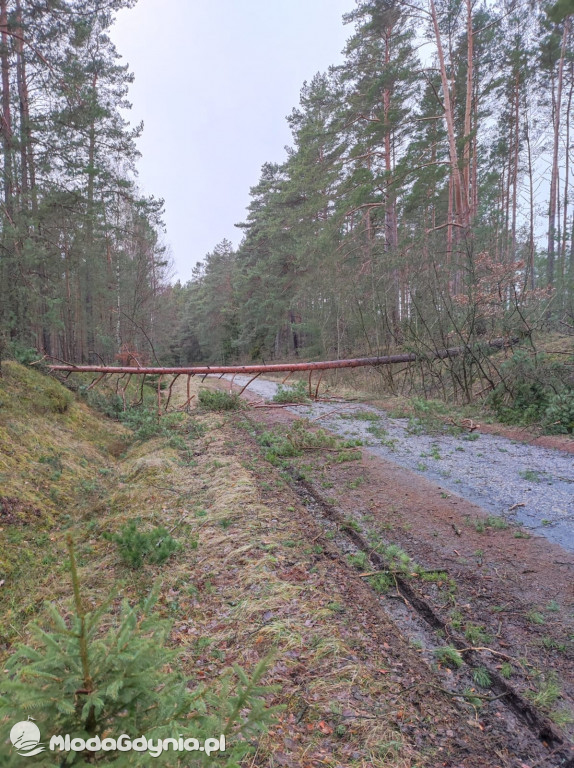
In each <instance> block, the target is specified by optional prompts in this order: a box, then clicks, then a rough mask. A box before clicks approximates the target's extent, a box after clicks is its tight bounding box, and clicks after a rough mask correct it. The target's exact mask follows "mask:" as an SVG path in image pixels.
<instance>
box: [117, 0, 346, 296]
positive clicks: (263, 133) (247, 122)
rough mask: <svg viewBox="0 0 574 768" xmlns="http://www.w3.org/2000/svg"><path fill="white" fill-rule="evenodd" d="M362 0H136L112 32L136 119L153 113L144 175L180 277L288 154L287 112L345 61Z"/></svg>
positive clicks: (233, 231) (144, 144)
mask: <svg viewBox="0 0 574 768" xmlns="http://www.w3.org/2000/svg"><path fill="white" fill-rule="evenodd" d="M354 7H355V3H354V0H210V1H209V0H139V2H138V4H137V5H136V7H135V8H132V9H131V10H128V11H122V12H121V13H120V14H119V15H118V18H117V22H116V25H115V27H114V28H113V30H112V38H113V40H114V42H115V43H116V46H117V48H118V52H119V53H120V54H122V56H123V58H124V61H125V62H127V63H128V64H129V65H130V68H131V70H132V71H133V72H134V74H135V83H134V84H133V86H132V88H131V92H130V99H131V101H132V104H133V109H132V112H131V115H130V120H131V121H132V122H133V123H134V124H135V123H137V122H139V121H140V120H143V121H144V124H145V127H144V134H143V137H142V138H141V139H140V142H139V148H140V151H141V152H142V158H141V159H140V161H139V166H138V167H139V185H140V188H141V190H142V192H144V193H145V194H152V195H154V196H156V197H163V198H164V199H165V205H166V213H165V223H166V233H165V242H166V244H167V245H169V246H170V250H171V254H172V257H173V260H174V264H175V272H176V275H175V276H176V277H179V278H180V279H181V280H182V281H184V282H185V281H186V280H188V279H189V278H190V276H191V270H192V268H193V266H194V264H195V263H196V262H197V261H200V260H201V259H203V257H204V256H205V254H206V253H208V252H209V251H211V250H212V249H213V247H214V246H215V245H216V244H217V243H218V242H220V241H221V240H223V238H227V239H228V240H231V241H232V242H233V243H234V244H235V245H237V244H238V243H239V240H240V239H241V231H240V230H239V229H237V228H236V227H234V224H236V223H237V222H240V221H244V220H245V217H246V211H245V208H246V206H247V205H248V203H249V188H250V187H252V186H254V185H255V184H256V183H257V181H258V179H259V174H260V170H261V166H262V164H263V163H264V162H267V161H276V162H281V161H283V160H284V159H285V150H284V147H285V145H286V144H290V143H291V135H290V132H289V128H288V126H287V123H286V120H285V117H286V115H288V114H289V113H290V112H291V110H292V109H293V107H295V106H297V105H298V103H299V92H300V90H301V87H302V85H303V82H304V81H305V80H310V79H311V78H312V77H313V76H314V75H315V73H316V72H323V71H325V70H326V69H327V68H328V67H329V66H330V65H331V64H337V63H339V62H340V61H341V60H342V56H341V51H342V49H343V47H344V45H345V41H346V40H347V38H348V37H349V36H350V35H351V32H352V30H351V27H350V26H349V25H347V26H344V25H343V23H342V20H341V17H342V15H343V13H345V12H347V11H350V10H352V9H353V8H354Z"/></svg>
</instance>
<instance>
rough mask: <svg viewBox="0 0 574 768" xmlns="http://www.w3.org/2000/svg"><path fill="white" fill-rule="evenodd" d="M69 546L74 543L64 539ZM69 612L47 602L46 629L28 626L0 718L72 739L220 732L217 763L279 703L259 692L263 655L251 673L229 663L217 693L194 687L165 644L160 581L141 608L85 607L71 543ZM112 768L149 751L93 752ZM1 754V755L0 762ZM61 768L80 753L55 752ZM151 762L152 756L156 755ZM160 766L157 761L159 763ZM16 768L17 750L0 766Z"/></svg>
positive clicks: (0, 702) (237, 757) (47, 755)
mask: <svg viewBox="0 0 574 768" xmlns="http://www.w3.org/2000/svg"><path fill="white" fill-rule="evenodd" d="M70 546H71V545H70ZM70 561H71V571H72V581H73V586H74V609H73V611H72V615H71V618H68V617H69V612H68V611H66V612H65V613H64V614H60V613H59V612H58V611H57V610H56V608H55V606H53V605H51V604H48V605H47V606H46V608H47V612H48V615H49V619H50V626H49V627H48V628H47V629H43V628H41V627H40V626H37V625H36V626H34V625H33V626H32V628H31V631H32V637H33V640H34V644H33V645H23V646H20V647H19V648H18V650H17V651H16V653H15V654H14V655H13V656H12V657H11V658H10V659H9V660H8V662H6V663H5V665H4V668H5V669H6V670H7V671H8V674H7V675H3V677H2V679H1V680H0V722H2V723H10V724H13V723H16V722H18V721H19V720H21V721H24V720H26V719H27V718H28V716H30V715H32V716H33V717H34V719H35V720H37V721H38V725H39V727H40V732H41V734H42V735H43V736H44V738H46V736H48V734H50V735H52V734H53V735H58V734H61V735H62V736H63V735H65V734H70V736H71V737H72V739H76V738H79V739H83V740H84V741H87V740H88V739H95V738H96V737H97V738H98V739H100V738H102V739H103V738H104V737H111V738H116V739H117V738H118V737H119V736H120V735H121V734H126V735H127V736H128V737H129V738H131V739H134V738H139V737H141V736H145V737H146V738H147V739H148V740H149V739H153V740H154V743H155V744H157V741H158V739H165V738H175V739H178V738H179V737H180V736H183V737H184V738H185V739H187V738H195V739H198V740H199V741H200V743H201V742H205V741H206V739H211V738H218V737H219V736H220V735H221V734H223V735H225V736H226V750H225V752H223V753H220V752H218V753H217V757H218V758H219V759H218V761H217V764H218V765H220V766H222V767H224V768H232V767H233V768H237V766H238V765H239V763H240V761H241V759H242V758H243V757H244V756H245V755H246V754H247V753H248V752H249V751H250V744H249V742H248V740H247V739H249V738H251V737H253V736H255V735H256V734H257V733H259V732H260V731H262V730H263V729H264V728H265V726H266V724H267V723H268V722H269V721H270V720H271V718H272V716H273V714H274V711H275V710H276V709H277V708H269V709H266V708H265V702H264V698H263V697H264V696H265V695H268V694H269V693H270V692H271V691H272V689H271V688H270V687H263V686H261V685H260V681H261V678H262V676H263V674H264V672H265V669H266V666H267V663H268V662H267V660H263V661H261V662H260V663H259V664H258V665H257V667H256V668H255V670H254V672H253V676H252V677H251V679H249V678H248V677H247V675H246V674H245V672H244V671H243V670H242V669H241V668H239V667H234V669H233V670H227V671H226V672H225V673H224V674H223V675H222V676H221V677H219V679H218V687H219V690H218V691H217V692H216V691H213V690H209V689H206V688H205V687H203V686H201V685H199V686H197V687H195V688H190V685H189V681H188V679H187V678H186V677H184V676H183V675H181V674H180V673H178V672H177V671H173V667H174V662H175V660H176V651H174V650H170V649H168V648H166V643H167V642H168V640H169V636H170V631H171V622H169V621H167V620H165V619H162V618H160V616H159V615H158V613H157V612H154V607H155V604H156V602H157V598H158V595H159V585H158V584H156V585H155V587H154V589H153V590H152V592H151V594H150V595H149V597H148V598H147V600H145V602H144V604H143V607H142V608H141V610H140V611H138V610H136V608H134V607H132V606H130V605H129V603H128V602H127V600H124V602H123V604H122V607H121V612H120V613H119V615H118V612H117V611H116V610H114V609H112V608H111V607H110V603H111V600H108V601H107V602H106V603H105V604H104V605H102V606H101V607H100V608H99V609H98V610H96V611H93V612H89V613H87V612H85V610H84V608H83V605H82V599H81V595H80V587H79V582H78V576H77V572H76V566H75V561H74V555H73V550H71V549H70ZM96 755H99V757H100V758H102V757H103V758H104V760H103V761H102V762H105V763H106V764H107V763H109V762H113V764H114V766H117V767H118V768H124V766H132V765H133V766H136V765H137V766H141V765H143V764H145V765H151V763H150V762H148V761H149V760H150V759H151V757H150V755H149V754H147V755H145V756H142V755H141V754H140V753H138V752H132V751H129V752H119V753H97V752H96V753H95V755H94V757H95V756H96ZM54 759H55V756H54V754H53V753H51V751H49V750H46V751H44V752H42V753H40V754H39V755H37V756H36V757H35V759H34V761H33V762H34V765H38V766H42V768H43V767H44V766H53V765H54V764H55V763H54ZM6 760H7V761H6ZM182 760H183V761H185V765H186V766H190V767H191V766H204V765H207V764H213V757H211V758H210V756H209V754H206V753H205V752H199V751H198V752H191V753H190V752H176V751H173V750H171V749H170V750H168V751H165V752H163V753H162V755H161V760H160V761H159V763H161V765H162V766H167V767H168V768H172V766H173V767H174V768H175V766H179V765H182ZM57 762H58V765H66V766H69V765H85V764H86V762H91V760H89V758H87V755H86V753H83V754H82V753H76V752H73V751H70V752H68V753H61V754H60V756H59V760H57ZM152 762H153V761H152ZM159 763H158V764H159ZM2 764H3V765H6V766H7V767H10V768H11V767H12V766H14V768H16V766H20V765H22V761H20V760H19V757H18V756H17V754H16V750H13V752H12V755H11V756H9V757H8V758H7V759H5V761H4V762H3V763H2Z"/></svg>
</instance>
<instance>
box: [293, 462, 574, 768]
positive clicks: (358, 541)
mask: <svg viewBox="0 0 574 768" xmlns="http://www.w3.org/2000/svg"><path fill="white" fill-rule="evenodd" d="M289 475H290V477H291V486H292V488H293V490H294V491H295V492H296V493H297V495H298V496H299V498H300V499H301V501H302V503H303V504H304V506H305V507H306V508H307V510H308V511H309V512H310V514H312V515H313V516H314V517H315V518H319V519H318V520H317V522H319V523H321V522H322V521H323V522H327V523H331V524H334V526H335V527H336V529H337V539H338V540H337V539H336V540H335V542H333V543H336V544H337V549H338V552H339V554H340V555H341V557H342V556H343V552H342V551H341V550H344V549H347V551H351V550H352V551H360V552H363V553H365V555H366V556H367V557H368V559H369V562H370V563H371V564H372V566H373V567H374V568H376V569H377V570H378V571H380V572H381V573H384V572H388V564H387V563H386V562H385V560H384V558H383V557H381V556H380V555H379V554H378V553H377V552H375V551H373V548H372V546H370V545H369V543H368V541H367V540H366V538H365V537H364V536H363V535H362V533H360V532H359V531H356V530H354V529H353V528H352V527H349V525H348V524H346V522H347V523H348V521H346V518H345V516H344V515H342V514H341V513H340V512H339V511H338V510H337V509H336V507H335V506H334V505H333V504H331V503H330V502H329V501H327V500H326V499H325V498H324V497H323V496H322V494H321V493H320V492H319V491H318V490H317V489H316V488H315V487H314V486H313V484H312V483H310V482H309V481H308V480H306V479H304V478H303V477H302V476H301V475H300V474H299V472H298V471H297V470H296V469H294V468H292V469H291V470H290V471H289ZM346 543H348V544H350V547H349V546H346ZM393 577H394V580H395V583H396V588H397V592H398V594H399V595H400V596H401V597H402V598H403V600H405V601H406V603H407V604H408V605H410V606H411V607H412V609H413V610H414V611H415V612H416V614H417V616H418V617H419V619H420V620H421V622H422V624H423V625H426V627H424V626H423V627H422V628H421V629H422V632H423V633H424V636H425V637H426V639H427V640H428V639H429V638H430V639H431V642H433V643H434V647H437V648H438V647H440V646H441V643H440V642H439V640H438V637H437V636H436V632H437V631H439V632H442V633H445V634H447V635H448V638H449V642H450V645H452V646H454V647H455V648H456V649H457V650H458V651H461V652H462V655H463V658H464V663H465V664H466V667H467V668H468V671H469V673H471V671H472V670H476V669H479V668H482V669H486V670H487V672H488V674H489V676H490V679H491V685H490V690H491V691H492V693H493V694H494V696H493V697H492V698H491V699H490V701H491V702H492V703H493V704H495V707H496V710H497V714H498V716H499V717H500V716H502V717H505V719H506V720H507V721H508V728H509V732H513V731H515V730H516V727H517V725H519V724H522V726H523V727H525V728H527V729H528V732H529V734H530V735H529V736H527V737H526V738H527V739H528V738H530V740H531V741H533V740H535V741H534V742H533V743H532V747H533V749H536V748H537V749H536V751H538V749H539V748H540V747H546V748H547V749H550V750H551V752H550V754H547V755H546V756H545V757H544V758H542V759H541V760H540V761H537V762H536V763H535V764H536V765H538V764H540V765H543V764H544V765H547V766H550V765H554V766H556V768H574V754H573V750H572V749H571V748H570V747H569V746H568V741H567V739H566V737H565V736H564V735H563V734H562V733H561V732H560V731H559V729H558V728H557V727H556V726H555V725H554V723H552V722H551V721H550V720H549V719H548V718H547V717H546V716H545V715H544V714H542V713H540V712H539V711H538V710H537V709H536V708H535V707H534V705H533V704H532V703H531V702H530V701H528V700H527V699H525V698H524V696H523V695H522V694H521V693H520V692H518V691H517V690H516V689H515V688H514V687H513V686H511V685H510V684H509V682H508V681H507V680H505V679H504V678H503V677H502V676H501V675H500V674H499V673H498V671H497V670H496V669H494V668H493V667H492V664H491V662H490V660H489V659H487V657H486V654H485V653H483V652H478V651H474V650H472V651H469V650H467V649H468V643H466V642H465V641H464V639H463V638H462V637H460V636H457V635H456V634H455V633H454V632H453V630H452V628H451V627H448V626H447V624H446V623H445V622H444V621H443V620H442V619H441V617H440V616H438V615H437V613H436V612H435V610H434V609H433V607H432V606H431V605H430V604H429V602H428V601H427V600H425V599H424V598H423V597H421V596H420V595H419V594H417V593H416V591H415V590H414V589H413V588H412V586H411V585H410V583H409V581H408V580H407V579H405V578H404V577H402V576H401V575H400V574H399V573H393ZM373 592H374V590H373ZM377 597H378V598H379V604H380V605H381V610H382V611H383V612H384V613H386V614H387V615H390V616H391V617H392V619H393V620H394V621H395V622H396V623H397V625H398V626H399V629H401V630H404V629H405V627H404V625H405V622H404V621H403V620H401V610H400V608H399V609H398V610H397V609H393V607H392V604H390V603H389V601H388V600H387V601H385V603H384V604H383V602H382V601H381V599H380V597H379V596H378V595H377ZM401 625H402V626H401ZM407 629H410V628H407ZM425 630H426V631H425ZM429 630H430V632H429ZM441 681H442V683H443V684H444V685H445V686H446V687H448V688H449V689H450V691H451V693H452V695H453V696H455V697H458V698H460V699H463V700H464V698H465V696H464V693H463V692H462V691H460V690H457V688H460V684H459V685H458V686H455V685H453V684H452V683H453V682H454V681H452V680H449V679H448V678H447V677H446V676H443V677H442V678H441ZM469 681H470V683H471V684H472V677H471V675H469ZM505 710H506V711H505ZM513 716H514V717H513ZM550 760H552V761H553V762H552V763H550V762H549V761H550Z"/></svg>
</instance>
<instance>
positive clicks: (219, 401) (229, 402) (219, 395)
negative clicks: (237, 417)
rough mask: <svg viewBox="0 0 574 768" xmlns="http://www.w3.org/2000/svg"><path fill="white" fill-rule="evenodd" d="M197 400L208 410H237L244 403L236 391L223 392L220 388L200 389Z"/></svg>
mask: <svg viewBox="0 0 574 768" xmlns="http://www.w3.org/2000/svg"><path fill="white" fill-rule="evenodd" d="M197 397H198V400H199V403H200V405H202V406H203V407H204V408H205V409H206V410H208V411H237V410H238V409H240V408H243V407H244V403H243V401H242V400H241V398H240V397H239V395H238V394H237V392H231V393H229V392H223V391H222V390H220V389H205V388H204V389H200V390H199V393H198V396H197Z"/></svg>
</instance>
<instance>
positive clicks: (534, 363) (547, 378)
mask: <svg viewBox="0 0 574 768" xmlns="http://www.w3.org/2000/svg"><path fill="white" fill-rule="evenodd" d="M500 375H501V381H500V382H499V384H498V385H497V386H496V387H495V388H494V390H493V391H492V392H491V394H490V396H489V398H488V404H489V405H490V407H491V408H492V409H493V410H494V412H495V414H496V416H497V418H498V419H499V420H500V421H502V422H503V423H506V424H531V423H533V422H541V423H543V424H545V425H547V426H550V425H552V422H553V421H557V422H558V424H555V425H553V426H554V427H556V428H557V431H558V432H565V431H567V427H568V424H569V422H570V416H571V408H573V410H574V407H573V406H572V403H574V394H572V382H571V373H570V371H569V369H568V367H567V366H566V365H564V364H563V363H560V362H556V361H553V360H550V359H549V358H548V357H547V356H546V355H545V354H543V353H541V354H538V355H532V354H529V353H528V352H526V350H517V351H516V352H515V353H514V355H513V356H512V357H511V358H510V359H509V360H507V361H506V362H505V363H503V364H502V365H501V367H500ZM549 409H550V415H549V414H548V410H549ZM553 413H555V414H556V415H555V416H554V418H553V417H552V414H553Z"/></svg>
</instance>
